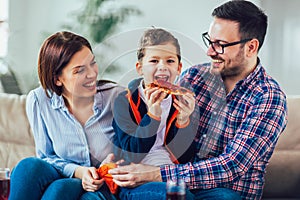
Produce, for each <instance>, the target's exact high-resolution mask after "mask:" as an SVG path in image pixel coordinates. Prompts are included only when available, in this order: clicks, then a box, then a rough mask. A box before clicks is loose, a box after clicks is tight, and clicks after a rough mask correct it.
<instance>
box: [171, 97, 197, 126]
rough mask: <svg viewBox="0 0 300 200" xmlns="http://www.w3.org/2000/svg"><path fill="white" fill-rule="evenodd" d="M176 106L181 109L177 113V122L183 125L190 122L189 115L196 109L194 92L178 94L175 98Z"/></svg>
mask: <svg viewBox="0 0 300 200" xmlns="http://www.w3.org/2000/svg"><path fill="white" fill-rule="evenodd" d="M173 105H174V107H175V108H176V109H177V110H178V111H179V112H178V115H177V123H178V124H179V125H183V124H186V123H188V122H189V117H190V115H191V114H192V113H193V111H194V109H195V98H194V96H193V94H190V93H187V94H186V95H182V96H177V99H174V103H173Z"/></svg>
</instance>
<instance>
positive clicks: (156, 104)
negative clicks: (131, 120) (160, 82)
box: [144, 87, 167, 118]
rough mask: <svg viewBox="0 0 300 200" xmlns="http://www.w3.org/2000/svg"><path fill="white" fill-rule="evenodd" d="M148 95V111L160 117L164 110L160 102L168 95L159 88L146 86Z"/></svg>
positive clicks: (146, 94) (146, 95)
mask: <svg viewBox="0 0 300 200" xmlns="http://www.w3.org/2000/svg"><path fill="white" fill-rule="evenodd" d="M144 92H145V97H146V104H147V106H148V111H149V112H150V113H151V114H152V115H154V116H156V117H158V118H160V116H161V113H162V110H161V107H160V103H161V102H162V100H163V99H164V98H165V97H166V96H167V94H166V93H164V92H162V91H161V90H160V89H159V88H157V87H155V88H146V89H145V90H144Z"/></svg>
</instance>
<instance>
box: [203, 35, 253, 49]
mask: <svg viewBox="0 0 300 200" xmlns="http://www.w3.org/2000/svg"><path fill="white" fill-rule="evenodd" d="M208 37H209V35H208V32H205V33H202V40H203V42H204V44H205V46H206V47H207V48H209V46H210V45H211V47H212V49H213V50H214V51H215V52H217V53H218V54H223V53H224V48H225V47H230V46H234V45H237V44H242V43H246V42H248V41H250V40H252V39H250V38H248V39H243V40H240V41H236V42H230V43H226V44H220V43H219V42H220V41H216V42H212V41H211V40H210V39H209V38H208ZM206 41H207V42H208V44H207V42H206ZM212 44H217V45H219V46H220V47H222V52H218V51H216V49H215V47H214V45H212Z"/></svg>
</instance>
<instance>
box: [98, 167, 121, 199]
mask: <svg viewBox="0 0 300 200" xmlns="http://www.w3.org/2000/svg"><path fill="white" fill-rule="evenodd" d="M116 167H117V164H115V163H106V164H104V165H102V166H101V167H99V168H98V169H97V173H98V174H99V176H100V178H104V181H105V183H106V185H107V186H108V188H109V190H110V192H111V193H112V194H116V192H117V190H118V185H117V184H115V182H114V181H113V178H112V176H111V174H109V173H108V170H110V169H113V168H116Z"/></svg>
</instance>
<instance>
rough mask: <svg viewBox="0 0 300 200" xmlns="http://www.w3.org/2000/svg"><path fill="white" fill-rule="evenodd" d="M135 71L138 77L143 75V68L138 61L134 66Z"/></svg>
mask: <svg viewBox="0 0 300 200" xmlns="http://www.w3.org/2000/svg"><path fill="white" fill-rule="evenodd" d="M135 69H136V72H137V73H138V74H139V75H140V76H142V75H143V66H142V64H141V63H140V62H139V61H138V62H136V64H135Z"/></svg>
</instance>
